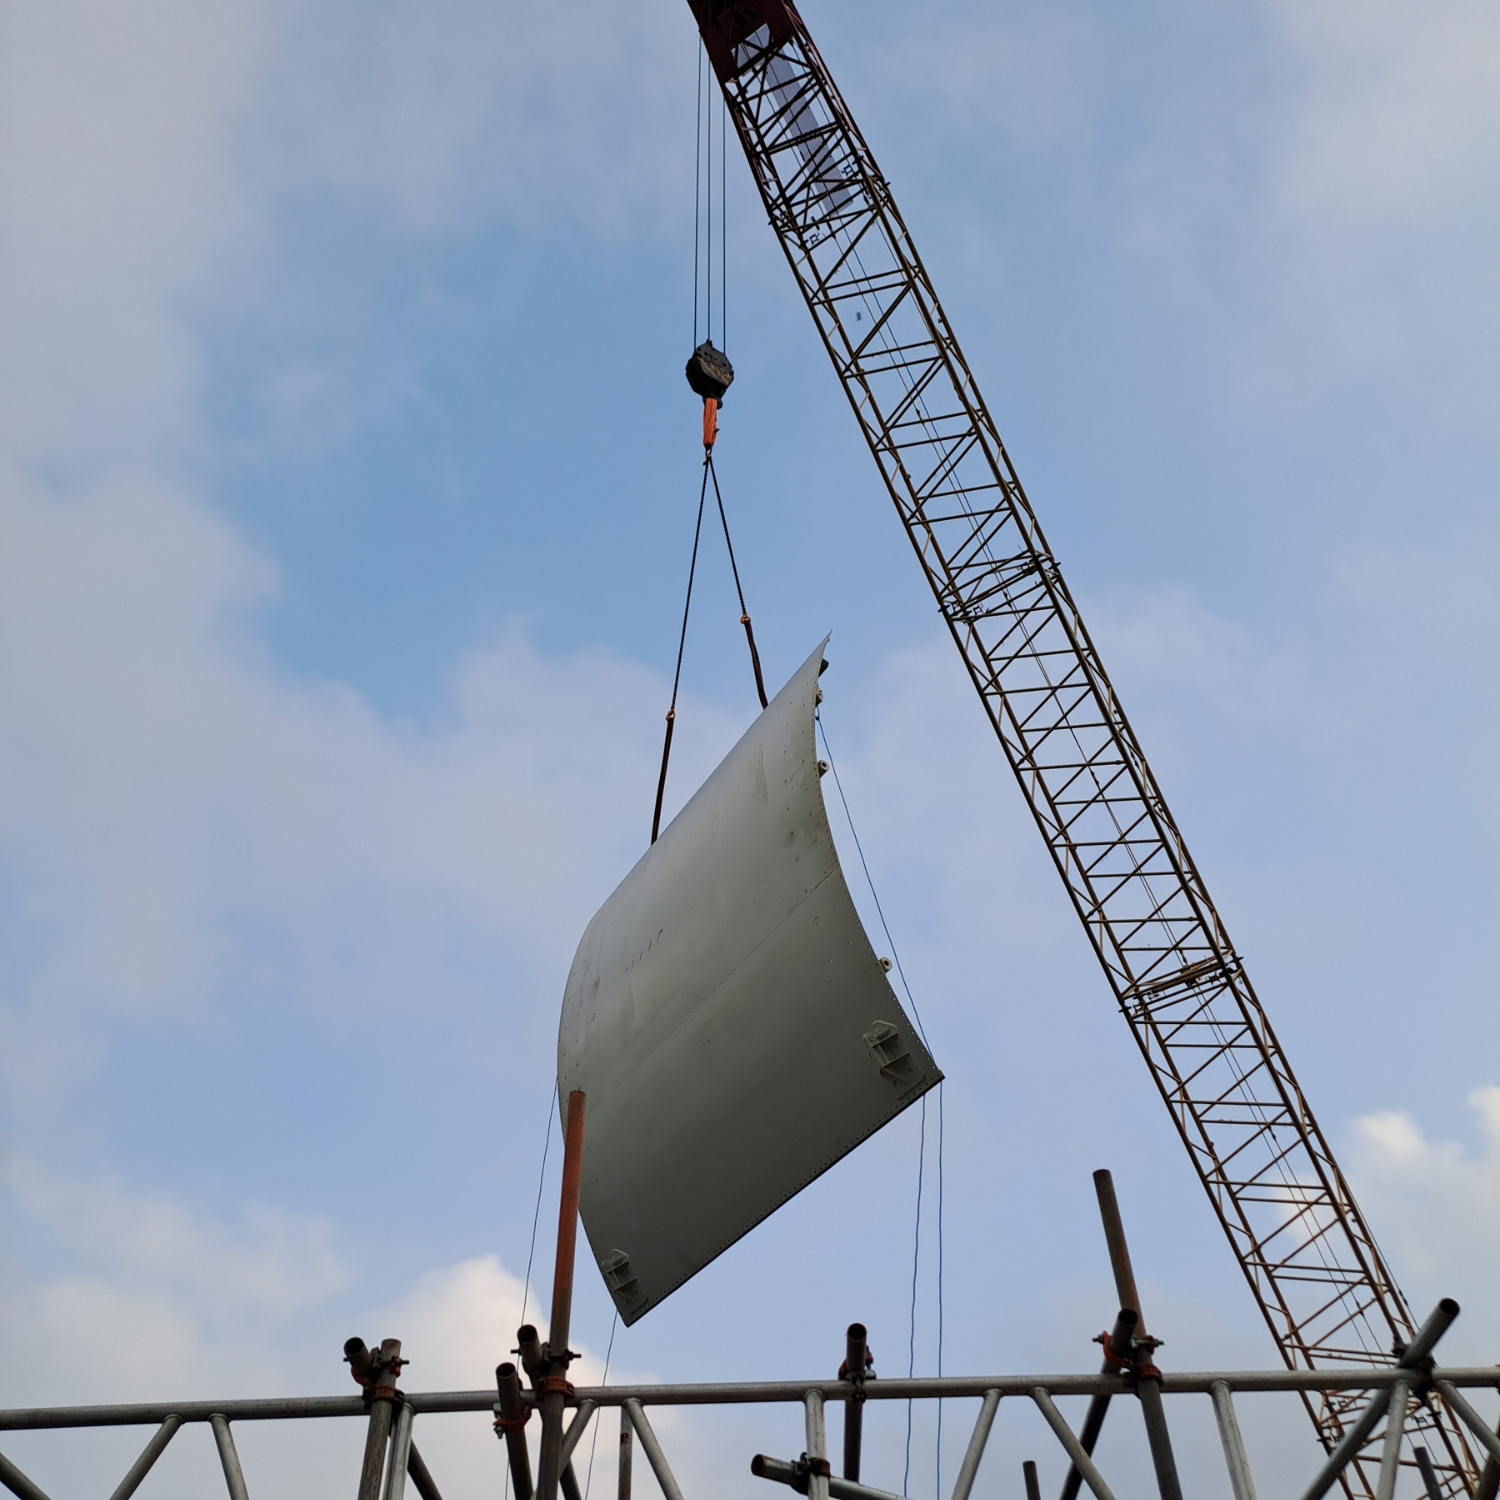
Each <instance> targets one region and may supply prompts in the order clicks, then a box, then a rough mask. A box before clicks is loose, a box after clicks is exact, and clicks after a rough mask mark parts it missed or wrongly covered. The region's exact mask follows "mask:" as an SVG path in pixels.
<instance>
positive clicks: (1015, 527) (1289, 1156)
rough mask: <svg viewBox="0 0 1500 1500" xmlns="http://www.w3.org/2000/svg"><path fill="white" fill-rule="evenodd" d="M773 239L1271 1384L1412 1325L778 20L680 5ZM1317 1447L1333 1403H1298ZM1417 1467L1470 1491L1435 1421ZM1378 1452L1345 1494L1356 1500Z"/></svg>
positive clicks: (1334, 1432) (832, 95) (753, 6)
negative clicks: (1079, 926)
mask: <svg viewBox="0 0 1500 1500" xmlns="http://www.w3.org/2000/svg"><path fill="white" fill-rule="evenodd" d="M689 3H690V5H691V6H692V9H693V11H694V14H695V16H696V18H697V21H698V24H699V29H700V31H701V32H702V35H703V39H704V43H705V46H706V47H707V50H708V54H709V57H710V60H711V61H712V63H713V66H714V69H715V72H716V73H717V75H718V78H719V81H720V84H721V86H722V88H723V91H724V95H725V98H726V100H727V101H728V106H729V110H730V113H731V115H732V118H733V120H734V124H735V127H736V130H737V131H738V134H739V138H740V141H741V144H742V145H743V146H744V148H745V154H746V156H747V157H748V159H749V162H750V166H751V169H752V171H753V172H754V174H755V179H756V182H757V184H758V185H759V188H760V192H761V195H762V197H763V199H764V201H765V205H766V209H767V211H768V212H769V214H770V218H771V223H772V225H773V226H774V227H775V229H776V232H777V235H778V237H779V238H780V240H781V245H782V248H783V250H785V252H786V256H787V259H788V261H789V262H790V264H791V267H792V270H793V272H794V273H795V275H796V278H797V283H798V285H799V286H800V287H801V289H802V293H803V296H804V297H805V298H806V300H807V305H808V307H809V309H810V310H811V312H812V314H813V318H814V320H815V321H816V323H817V326H818V331H819V333H820V334H821V335H822V337H823V342H824V344H825V346H826V347H827V349H828V353H829V356H830V357H831V358H832V360H833V364H834V368H835V369H836V370H837V371H838V375H839V378H840V380H841V381H842V382H843V385H844V390H845V392H846V393H847V395H848V397H849V402H850V405H851V406H852V407H853V408H854V414H855V416H856V417H857V418H858V420H859V424H860V427H861V429H862V430H863V432H864V435H865V438H866V440H867V441H868V443H869V445H870V451H871V453H873V454H874V456H875V461H876V462H877V463H878V464H879V466H880V471H881V474H882V475H883V476H884V478H885V482H886V485H887V487H888V489H889V490H890V493H891V498H892V499H893V500H894V501H895V504H896V509H897V511H898V512H899V513H900V516H901V520H902V522H903V523H904V525H905V526H906V529H907V532H908V534H909V535H910V537H911V541H912V545H913V547H914V548H915V549H916V553H917V557H918V559H919V560H920V561H921V564H922V568H923V570H924V572H925V573H926V575H927V581H928V582H929V583H930V584H931V586H932V591H933V593H934V594H935V595H936V596H937V601H938V604H939V607H940V608H941V609H942V612H943V615H944V618H945V619H946V620H947V622H948V625H949V628H950V629H951V630H952V632H953V639H954V641H955V642H956V643H957V645H958V649H959V651H960V653H961V654H962V656H963V659H964V663H965V665H966V666H967V667H968V669H969V674H970V676H971V677H972V678H973V680H974V685H975V687H976V688H978V690H979V695H980V697H981V698H982V699H983V701H984V705H985V708H986V710H987V711H988V713H989V716H990V719H991V721H992V723H993V724H994V726H995V731H996V733H997V734H998V735H999V737H1000V741H1001V744H1002V745H1003V746H1004V748H1005V753H1006V755H1007V756H1008V758H1009V760H1010V763H1011V766H1012V768H1013V769H1014V771H1015V773H1016V777H1017V779H1018V780H1019V781H1020V784H1021V789H1022V790H1023V792H1024V793H1025V794H1026V798H1027V801H1028V802H1029V804H1030V806H1031V809H1032V812H1033V813H1034V814H1035V817H1036V821H1037V825H1038V827H1039V828H1040V829H1041V831H1042V836H1043V837H1044V838H1045V839H1046V841H1047V846H1048V848H1049V849H1050V850H1051V851H1052V856H1053V859H1054V860H1055V862H1056V865H1057V869H1058V872H1059V874H1061V876H1062V878H1063V883H1064V885H1065V886H1066V887H1067V890H1068V894H1069V896H1070V897H1071V898H1072V901H1073V904H1074V906H1075V908H1076V909H1077V911H1078V915H1079V917H1080V918H1081V919H1082V921H1083V924H1084V927H1085V929H1086V931H1087V932H1088V935H1089V940H1090V942H1091V943H1092V944H1093V946H1094V951H1095V952H1096V953H1097V954H1098V956H1099V961H1100V963H1101V964H1102V965H1103V966H1104V971H1105V974H1106V975H1107V976H1108V978H1109V982H1110V985H1111V987H1112V988H1113V990H1114V993H1115V997H1116V999H1117V1000H1118V1001H1119V1004H1120V1008H1121V1010H1122V1011H1123V1012H1124V1013H1125V1017H1126V1019H1127V1021H1128V1022H1129V1023H1130V1027H1131V1030H1132V1032H1133V1033H1134V1035H1135V1038H1136V1041H1137V1042H1138V1043H1139V1044H1140V1048H1141V1051H1142V1053H1143V1054H1144V1056H1145V1058H1146V1061H1147V1064H1148V1065H1149V1067H1150V1069H1151V1073H1152V1077H1153V1078H1154V1079H1155V1080H1156V1083H1157V1086H1158V1088H1159V1089H1160V1090H1161V1094H1162V1097H1163V1099H1165V1101H1166V1103H1167V1108H1168V1109H1169V1110H1170V1111H1171V1114H1172V1118H1173V1120H1174V1121H1175V1123H1176V1125H1177V1128H1178V1130H1179V1132H1180V1133H1181V1135H1182V1139H1183V1141H1184V1143H1185V1144H1186V1146H1187V1148H1188V1153H1189V1155H1190V1156H1191V1157H1192V1160H1193V1165H1194V1167H1195V1168H1196V1169H1197V1171H1198V1175H1199V1177H1200V1178H1201V1179H1202V1182H1203V1185H1204V1187H1205V1188H1206V1189H1207V1190H1208V1195H1209V1198H1210V1200H1211V1201H1212V1203H1213V1206H1214V1209H1215V1211H1216V1212H1217V1213H1218V1215H1219V1218H1220V1220H1221V1221H1222V1223H1223V1225H1224V1229H1225V1232H1226V1233H1227V1234H1228V1236H1229V1239H1230V1242H1231V1243H1232V1245H1233V1247H1234V1252H1235V1254H1236V1255H1237V1256H1238V1258H1239V1261H1240V1264H1241V1265H1242V1266H1243V1267H1244V1271H1245V1275H1246V1277H1247V1278H1248V1280H1249V1282H1250V1286H1251V1288H1252V1290H1253V1291H1254V1293H1255V1296H1256V1298H1257V1300H1258V1301H1259V1303H1260V1306H1261V1308H1262V1310H1263V1311H1264V1313H1265V1316H1266V1321H1267V1322H1268V1323H1269V1324H1270V1327H1271V1332H1272V1334H1273V1335H1274V1336H1275V1339H1276V1342H1277V1345H1278V1346H1279V1347H1280V1349H1281V1352H1282V1355H1283V1357H1284V1358H1285V1360H1286V1362H1287V1364H1288V1366H1289V1367H1291V1368H1294V1369H1298V1368H1305V1369H1315V1368H1328V1367H1331V1366H1337V1365H1340V1364H1346V1363H1357V1364H1369V1363H1370V1362H1371V1361H1378V1360H1382V1359H1390V1358H1391V1357H1392V1353H1391V1351H1392V1349H1393V1346H1395V1345H1398V1344H1404V1343H1405V1342H1406V1341H1407V1340H1409V1339H1410V1338H1411V1337H1412V1332H1413V1328H1412V1320H1411V1315H1410V1312H1409V1310H1408V1308H1407V1306H1406V1303H1405V1301H1404V1300H1403V1298H1402V1295H1401V1292H1400V1291H1399V1289H1398V1288H1397V1286H1396V1284H1395V1282H1394V1280H1393V1279H1392V1277H1391V1275H1390V1272H1389V1271H1388V1269H1387V1268H1386V1266H1385V1263H1384V1261H1383V1260H1382V1258H1381V1255H1380V1252H1379V1250H1378V1249H1377V1247H1376V1245H1375V1242H1374V1240H1373V1238H1372V1237H1371V1235H1370V1232H1369V1229H1368V1228H1367V1227H1366V1225H1365V1223H1364V1220H1363V1218H1362V1217H1361V1215H1360V1212H1359V1208H1358V1206H1357V1205H1356V1204H1355V1202H1354V1198H1353V1196H1352V1194H1351V1193H1350V1191H1349V1185H1348V1183H1347V1182H1346V1181H1345V1179H1344V1176H1343V1173H1342V1172H1341V1171H1340V1170H1339V1167H1338V1163H1337V1162H1336V1161H1335V1160H1334V1158H1333V1153H1332V1151H1331V1150H1330V1149H1329V1146H1328V1142H1327V1140H1326V1139H1325V1138H1324V1135H1323V1133H1322V1131H1321V1130H1320V1129H1319V1128H1318V1124H1317V1121H1316V1119H1315V1118H1314V1116H1313V1113H1312V1110H1311V1108H1310V1107H1309V1106H1308V1104H1307V1101H1306V1100H1305V1099H1304V1098H1303V1095H1302V1091H1301V1089H1300V1088H1299V1087H1298V1084H1297V1080H1296V1078H1295V1077H1294V1076H1293V1073H1292V1070H1291V1067H1290V1065H1289V1064H1288V1062H1287V1060H1286V1058H1285V1056H1284V1054H1283V1053H1282V1050H1281V1047H1280V1045H1279V1044H1278V1042H1277V1040H1276V1036H1275V1033H1274V1032H1273V1031H1272V1029H1271V1025H1270V1022H1269V1021H1268V1020H1267V1019H1266V1015H1265V1012H1264V1011H1263V1010H1262V1008H1261V1005H1260V1001H1259V1000H1258V999H1257V998H1256V995H1255V991H1254V989H1253V988H1252V987H1251V984H1250V980H1249V977H1248V976H1247V975H1246V973H1245V969H1244V965H1243V964H1242V963H1241V961H1240V958H1239V956H1238V954H1237V953H1236V952H1235V950H1234V946H1233V944H1232V943H1231V942H1230V940H1229V936H1228V934H1227V933H1226V932H1225V930H1224V926H1223V924H1222V922H1221V921H1220V920H1219V915H1218V912H1217V911H1216V910H1215V909H1214V905H1213V902H1212V900H1211V899H1210V897H1209V894H1208V889H1207V887H1206V886H1205V885H1204V882H1203V879H1202V876H1201V875H1200V874H1199V872H1198V870H1197V868H1196V866H1195V865H1194V863H1193V860H1192V857H1191V855H1190V854H1189V853H1188V849H1187V845H1186V844H1185V843H1184V842H1183V838H1182V835H1181V833H1180V832H1179V831H1178V829H1177V825H1176V823H1175V822H1174V821H1173V818H1172V815H1171V813H1170V812H1169V811H1168V808H1167V804H1166V800H1165V799H1164V798H1163V796H1162V794H1161V791H1160V789H1159V788H1158V786H1157V785H1156V781H1155V779H1154V777H1153V776H1152V774H1151V769H1150V767H1149V766H1148V765H1147V763H1146V758H1145V756H1144V755H1143V754H1142V752H1141V748H1140V746H1139V744H1138V743H1137V741H1136V738H1135V734H1134V733H1133V731H1132V730H1131V727H1130V724H1129V722H1128V720H1127V719H1126V717H1125V713H1124V710H1123V709H1122V708H1121V707H1120V704H1119V702H1118V700H1117V699H1116V697H1115V692H1114V689H1113V688H1112V687H1111V685H1110V682H1109V678H1108V677H1107V676H1106V675H1105V671H1104V667H1103V665H1102V664H1101V662H1100V660H1099V656H1098V653H1097V652H1096V651H1095V649H1094V646H1093V643H1092V641H1091V640H1090V639H1089V635H1088V631H1087V629H1086V628H1085V626H1084V623H1083V620H1082V618H1081V617H1080V616H1079V613H1078V609H1077V607H1076V605H1075V604H1074V603H1073V599H1072V597H1071V595H1070V594H1069V592H1068V588H1067V585H1066V584H1065V583H1064V582H1063V578H1062V575H1061V573H1060V572H1059V570H1058V566H1057V562H1056V559H1055V558H1054V557H1053V555H1052V551H1051V549H1050V548H1049V547H1048V545H1047V541H1046V538H1045V537H1044V536H1043V534H1042V530H1041V527H1040V525H1039V524H1038V522H1037V519H1036V516H1035V514H1034V513H1033V511H1032V509H1031V505H1030V502H1029V501H1028V500H1027V498H1026V495H1025V492H1024V491H1023V490H1022V488H1021V482H1020V480H1019V479H1018V478H1017V477H1016V473H1015V470H1014V469H1013V468H1012V466H1011V462H1010V459H1009V457H1008V456H1007V455H1006V452H1005V446H1004V444H1003V443H1002V442H1001V441H1000V437H999V434H998V433H997V432H996V430H995V425H994V423H993V421H992V420H991V418H990V414H989V412H988V410H987V409H986V407H985V404H984V400H983V398H982V397H981V395H980V393H979V390H978V387H977V386H976V385H975V383H974V377H973V375H972V374H971V372H970V370H969V367H968V365H967V363H966V362H965V360H964V357H963V354H962V352H961V351H960V349H959V346H958V341H957V339H956V338H955V337H954V335H953V331H952V329H951V328H950V327H949V325H948V321H947V319H946V317H945V316H944V314H943V309H942V307H941V306H940V305H939V303H938V299H937V295H936V293H935V292H934V291H933V288H932V283H931V281H930V280H929V279H928V276H927V273H926V271H925V270H924V269H923V266H922V262H921V259H920V257H919V256H918V254H917V251H916V247H915V246H914V245H913V244H912V241H911V237H910V236H909V234H908V233H907V230H906V226H905V224H904V223H903V222H902V219H901V214H900V212H899V210H898V209H897V207H896V204H895V202H894V200H893V199H892V197H891V192H890V188H889V186H888V184H887V183H886V180H885V178H884V177H882V175H881V173H880V169H879V167H878V166H877V165H876V163H875V159H874V157H873V156H872V155H871V153H870V149H869V147H868V146H867V145H866V143H865V140H864V138H863V136H862V135H861V134H860V132H859V128H858V126H857V125H856V124H855V123H854V120H853V118H852V117H851V115H850V113H849V110H848V107H847V106H846V105H845V103H844V101H843V99H842V98H841V97H840V95H839V92H838V89H837V87H836V86H835V85H834V82H833V80H832V78H831V77H830V76H829V73H828V70H827V68H826V67H825V65H824V63H823V61H822V59H821V58H820V57H819V55H818V51H817V48H816V47H815V46H814V45H813V42H812V39H811V37H810V36H809V35H808V32H807V29H806V26H805V25H804V23H803V22H802V20H801V18H800V16H798V14H797V13H796V11H795V10H794V9H793V8H792V7H791V6H790V5H788V4H786V3H785V0H689ZM1305 1399H1306V1400H1307V1401H1308V1408H1309V1411H1310V1412H1311V1413H1312V1416H1313V1420H1314V1422H1315V1423H1316V1424H1317V1428H1318V1433H1319V1436H1320V1437H1321V1438H1322V1440H1323V1442H1324V1443H1325V1444H1326V1445H1328V1446H1330V1447H1331V1446H1332V1445H1333V1444H1335V1443H1336V1442H1337V1441H1338V1438H1339V1436H1340V1434H1341V1433H1342V1432H1343V1431H1344V1429H1345V1425H1346V1419H1347V1417H1348V1412H1349V1400H1350V1398H1349V1397H1348V1396H1346V1395H1345V1394H1343V1393H1339V1392H1329V1393H1326V1394H1318V1395H1314V1394H1312V1393H1308V1394H1307V1396H1306V1398H1305ZM1410 1436H1411V1443H1413V1444H1415V1445H1421V1446H1425V1447H1426V1448H1427V1449H1428V1450H1429V1452H1431V1453H1432V1454H1433V1456H1434V1458H1435V1459H1436V1461H1437V1463H1438V1469H1439V1477H1440V1481H1441V1485H1442V1488H1443V1491H1444V1493H1445V1494H1449V1495H1457V1494H1462V1493H1465V1492H1467V1491H1468V1490H1469V1489H1470V1488H1471V1486H1472V1483H1473V1477H1474V1473H1475V1469H1474V1462H1473V1458H1472V1456H1471V1454H1470V1451H1469V1449H1468V1447H1467V1446H1466V1442H1465V1439H1464V1436H1463V1434H1462V1432H1461V1431H1460V1429H1459V1425H1458V1424H1457V1423H1456V1422H1455V1421H1454V1420H1453V1419H1452V1417H1451V1415H1450V1414H1448V1413H1447V1412H1446V1411H1444V1409H1443V1408H1442V1407H1441V1405H1440V1404H1437V1403H1436V1402H1435V1403H1434V1404H1433V1405H1432V1406H1430V1407H1424V1408H1423V1409H1422V1410H1421V1411H1420V1412H1419V1413H1417V1414H1415V1415H1414V1418H1413V1421H1412V1423H1411V1426H1410ZM1377 1461H1378V1450H1377V1449H1375V1448H1373V1447H1372V1448H1367V1449H1366V1450H1365V1454H1364V1456H1363V1457H1362V1459H1361V1460H1360V1461H1358V1462H1357V1463H1356V1464H1354V1465H1352V1466H1351V1468H1350V1470H1348V1471H1347V1473H1346V1477H1345V1484H1346V1486H1347V1487H1348V1488H1349V1489H1350V1492H1351V1493H1353V1494H1364V1495H1373V1494H1374V1493H1375V1468H1376V1464H1377Z"/></svg>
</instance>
